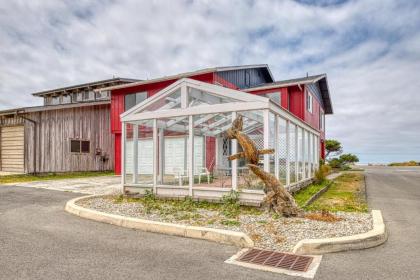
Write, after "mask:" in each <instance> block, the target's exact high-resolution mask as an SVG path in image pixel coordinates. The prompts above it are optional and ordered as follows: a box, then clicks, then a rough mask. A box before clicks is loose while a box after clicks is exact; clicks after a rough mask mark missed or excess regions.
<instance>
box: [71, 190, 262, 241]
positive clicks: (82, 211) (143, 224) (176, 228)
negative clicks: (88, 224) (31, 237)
mask: <svg viewBox="0 0 420 280" xmlns="http://www.w3.org/2000/svg"><path fill="white" fill-rule="evenodd" d="M100 196H101V195H88V196H83V197H78V198H74V199H72V200H69V201H68V202H67V203H66V206H65V210H66V211H67V212H69V213H71V214H74V215H76V216H79V217H82V218H86V219H90V220H94V221H97V222H102V223H108V224H112V225H117V226H121V227H126V228H132V229H139V230H143V231H148V232H155V233H163V234H168V235H176V236H182V237H189V238H197V239H205V240H209V241H214V242H218V243H223V244H229V245H235V246H238V247H246V248H248V247H253V246H254V242H253V241H252V240H251V238H249V236H248V235H246V234H245V233H243V232H237V231H230V230H223V229H214V228H206V227H196V226H186V225H178V224H171V223H163V222H157V221H151V220H143V219H137V218H131V217H124V216H119V215H114V214H108V213H104V212H99V211H96V210H92V209H87V208H83V207H81V206H78V205H76V202H77V201H79V200H82V199H86V198H93V197H100Z"/></svg>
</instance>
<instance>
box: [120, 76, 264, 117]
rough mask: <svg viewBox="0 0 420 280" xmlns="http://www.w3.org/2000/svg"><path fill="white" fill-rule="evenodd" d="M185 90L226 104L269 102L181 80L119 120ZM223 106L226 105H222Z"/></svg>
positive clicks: (247, 94)
mask: <svg viewBox="0 0 420 280" xmlns="http://www.w3.org/2000/svg"><path fill="white" fill-rule="evenodd" d="M187 88H190V89H195V90H198V91H202V92H203V93H204V94H208V95H214V96H218V97H221V98H226V100H229V102H226V103H230V102H231V103H236V102H262V103H266V104H269V102H270V101H269V99H268V98H266V97H262V96H258V95H254V94H249V93H245V92H242V91H238V90H233V89H229V88H225V87H222V86H218V85H214V84H209V83H205V82H201V81H197V80H193V79H189V78H183V79H180V80H178V81H176V82H174V83H173V84H171V85H169V86H167V87H166V88H164V89H162V90H161V91H159V92H158V93H156V94H155V95H153V96H152V97H150V98H147V99H146V100H144V101H143V102H141V103H139V104H137V105H136V106H134V107H133V108H131V109H129V110H127V111H126V112H124V113H123V114H121V119H122V121H125V120H128V119H132V116H133V115H137V114H139V113H141V112H143V111H145V110H146V109H147V108H150V107H151V106H153V104H155V103H156V104H158V103H159V102H161V101H162V100H164V99H166V98H167V97H168V96H170V95H171V94H174V93H175V92H177V91H178V90H180V91H182V90H183V89H187ZM188 94H189V93H188V92H187V93H186V95H187V96H188ZM181 98H183V97H181ZM187 98H188V97H187ZM224 103H225V102H224ZM216 105H218V104H214V106H216ZM223 105H226V104H223ZM203 106H205V105H203ZM210 106H213V105H210ZM184 109H185V108H184ZM165 110H173V109H171V108H165ZM159 111H162V109H160V110H159Z"/></svg>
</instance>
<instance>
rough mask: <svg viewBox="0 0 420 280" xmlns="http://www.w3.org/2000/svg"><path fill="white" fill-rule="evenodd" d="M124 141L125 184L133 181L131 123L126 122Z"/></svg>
mask: <svg viewBox="0 0 420 280" xmlns="http://www.w3.org/2000/svg"><path fill="white" fill-rule="evenodd" d="M125 130H126V132H125V139H123V141H125V143H124V174H125V181H124V183H126V184H132V183H133V125H132V124H126V129H125Z"/></svg>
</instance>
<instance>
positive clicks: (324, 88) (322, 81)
mask: <svg viewBox="0 0 420 280" xmlns="http://www.w3.org/2000/svg"><path fill="white" fill-rule="evenodd" d="M313 83H319V89H320V91H321V96H322V101H323V103H324V110H325V114H332V113H333V108H332V102H331V97H330V90H329V88H328V81H327V74H319V75H313V76H307V77H302V78H297V79H289V80H282V81H276V82H273V83H266V84H263V85H260V86H256V87H252V88H249V89H245V90H244V91H246V92H252V91H256V90H265V89H274V88H279V87H287V86H294V85H305V84H313Z"/></svg>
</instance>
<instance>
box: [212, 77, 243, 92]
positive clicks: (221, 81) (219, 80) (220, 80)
mask: <svg viewBox="0 0 420 280" xmlns="http://www.w3.org/2000/svg"><path fill="white" fill-rule="evenodd" d="M213 81H214V83H215V84H220V85H222V86H224V87H227V88H231V89H238V87H237V86H236V85H235V84H232V83H231V82H229V81H226V80H225V79H223V78H222V77H220V76H219V75H217V74H214V80H213Z"/></svg>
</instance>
